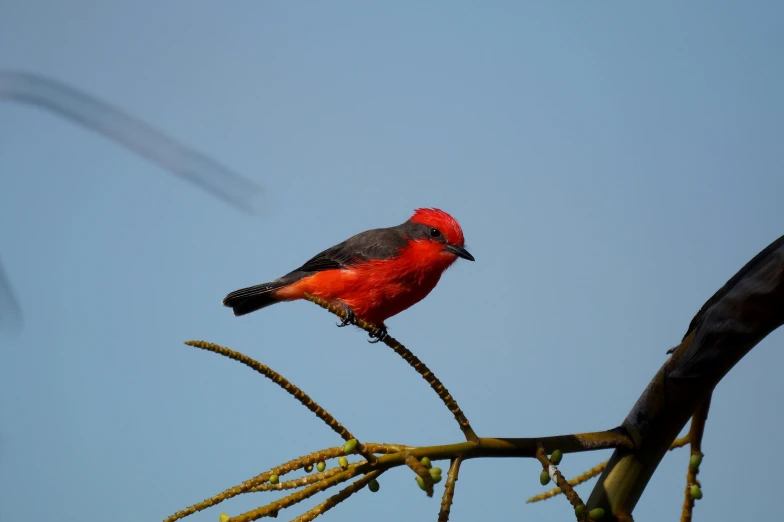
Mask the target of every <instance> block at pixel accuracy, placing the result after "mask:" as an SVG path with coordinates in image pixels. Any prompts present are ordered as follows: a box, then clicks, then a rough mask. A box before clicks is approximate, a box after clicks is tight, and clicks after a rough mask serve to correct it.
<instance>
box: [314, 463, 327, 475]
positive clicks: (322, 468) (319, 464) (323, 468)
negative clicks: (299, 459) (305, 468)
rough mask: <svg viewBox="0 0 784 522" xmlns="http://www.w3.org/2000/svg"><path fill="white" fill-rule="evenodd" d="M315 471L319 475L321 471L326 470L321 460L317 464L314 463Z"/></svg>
mask: <svg viewBox="0 0 784 522" xmlns="http://www.w3.org/2000/svg"><path fill="white" fill-rule="evenodd" d="M316 469H317V470H318V471H319V473H321V472H322V471H324V470H325V469H327V463H326V462H324V461H323V460H321V461H319V462H317V463H316Z"/></svg>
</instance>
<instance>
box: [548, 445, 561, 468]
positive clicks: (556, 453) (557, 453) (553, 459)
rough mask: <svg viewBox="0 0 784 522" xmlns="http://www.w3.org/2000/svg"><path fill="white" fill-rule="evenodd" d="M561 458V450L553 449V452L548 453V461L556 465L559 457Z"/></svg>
mask: <svg viewBox="0 0 784 522" xmlns="http://www.w3.org/2000/svg"><path fill="white" fill-rule="evenodd" d="M562 458H563V452H562V451H561V450H559V449H557V450H555V451H553V454H552V455H550V462H552V463H553V464H554V465H556V466H557V465H558V464H560V463H561V459H562Z"/></svg>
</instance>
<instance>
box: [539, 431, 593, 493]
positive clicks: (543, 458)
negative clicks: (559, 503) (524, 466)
mask: <svg viewBox="0 0 784 522" xmlns="http://www.w3.org/2000/svg"><path fill="white" fill-rule="evenodd" d="M536 459H537V460H538V461H539V462H540V463H541V464H542V468H543V469H544V470H545V471H547V472H548V473H549V474H550V477H551V478H552V479H553V482H555V485H556V486H558V487H559V488H560V489H561V491H562V492H563V494H564V495H565V496H566V498H567V500H569V503H570V504H571V505H572V507H574V508H577V506H583V508H584V507H585V504H584V503H583V500H582V499H581V498H580V495H578V494H577V492H576V491H575V490H574V489H573V488H572V486H570V485H569V481H568V480H566V479H565V478H564V476H563V475H562V474H561V472H560V471H558V468H557V467H555V465H554V464H553V463H552V462H551V461H550V459H549V458H547V453H546V452H545V450H544V447H543V446H539V448H538V449H537V451H536Z"/></svg>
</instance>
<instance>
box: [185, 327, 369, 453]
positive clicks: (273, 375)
mask: <svg viewBox="0 0 784 522" xmlns="http://www.w3.org/2000/svg"><path fill="white" fill-rule="evenodd" d="M185 344H187V345H188V346H193V347H195V348H201V349H202V350H207V351H209V352H213V353H217V354H220V355H223V356H224V357H228V358H229V359H233V360H235V361H238V362H241V363H242V364H244V365H245V366H248V367H249V368H252V369H254V370H256V371H257V372H258V373H260V374H262V375H263V376H264V377H266V378H267V379H269V380H271V381H272V382H274V383H275V384H277V385H278V386H280V387H281V388H283V389H284V390H285V391H287V392H288V393H289V394H291V395H292V396H293V397H294V398H295V399H297V400H298V401H299V402H300V404H302V405H303V406H305V407H306V408H307V409H309V410H310V411H312V412H313V413H315V414H316V416H317V417H318V418H319V419H321V420H322V421H324V423H325V424H326V425H327V426H329V427H330V428H332V431H334V432H335V433H337V434H338V435H340V436H341V437H342V438H343V440H346V441H348V440H351V439H356V437H355V436H354V435H352V434H351V432H350V431H348V429H346V428H345V427H344V426H343V425H342V424H341V423H339V422H338V421H337V419H335V417H333V416H332V415H331V414H330V413H329V412H328V411H327V410H325V409H324V408H322V407H321V406H319V405H318V403H316V401H314V400H313V399H311V398H310V396H308V394H307V393H305V392H304V391H302V390H301V389H300V388H298V387H297V386H295V385H294V384H292V383H291V382H290V381H289V380H288V379H286V378H285V377H283V376H282V375H281V374H279V373H278V372H276V371H275V370H273V369H272V368H270V367H269V366H267V365H265V364H262V363H260V362H258V361H256V360H255V359H252V358H250V357H248V356H247V355H245V354H242V353H240V352H236V351H234V350H232V349H230V348H226V347H223V346H220V345H217V344H213V343H208V342H206V341H186V342H185ZM357 450H358V452H359V453H360V454H361V455H362V456H363V457H365V459H366V460H367V461H368V462H371V463H372V462H374V461H375V457H374V456H373V454H372V453H369V452H367V451H366V450H365V449H364V446H363V445H362V444H361V443H360V444H357Z"/></svg>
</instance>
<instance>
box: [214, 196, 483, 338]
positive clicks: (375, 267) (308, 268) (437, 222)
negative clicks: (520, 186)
mask: <svg viewBox="0 0 784 522" xmlns="http://www.w3.org/2000/svg"><path fill="white" fill-rule="evenodd" d="M463 244H464V239H463V230H462V229H461V228H460V224H459V223H458V222H457V221H456V220H455V219H454V218H453V217H452V216H450V215H449V214H447V213H446V212H444V211H442V210H438V209H435V208H433V209H431V208H420V209H417V210H416V211H415V212H414V215H413V216H412V217H411V219H409V220H408V221H406V222H405V223H403V224H402V225H398V226H396V227H389V228H377V229H374V230H368V231H366V232H361V233H359V234H357V235H355V236H353V237H350V238H349V239H347V240H345V241H343V242H342V243H340V244H338V245H335V246H333V247H332V248H328V249H327V250H324V251H323V252H321V253H320V254H316V256H315V257H313V258H312V259H311V260H310V261H308V262H307V263H305V264H304V265H302V266H301V267H299V268H297V269H296V270H294V271H292V272H289V273H288V274H286V275H284V276H283V277H281V278H279V279H276V280H274V281H271V282H269V283H263V284H260V285H256V286H251V287H249V288H243V289H241V290H237V291H235V292H232V293H230V294H229V295H227V296H226V297H225V298H224V299H223V304H224V305H225V306H229V307H231V308H232V309H233V310H234V315H245V314H249V313H251V312H255V311H256V310H260V309H261V308H264V307H267V306H269V305H272V304H275V303H278V302H280V301H292V300H294V299H302V298H303V297H304V294H305V293H308V294H310V295H313V296H316V297H320V298H322V299H324V300H326V301H329V302H331V303H334V304H339V305H341V306H343V307H344V309H345V310H346V313H347V317H346V319H345V320H344V321H343V322H342V323H338V326H346V325H347V324H352V323H354V322H355V320H356V318H360V319H363V320H365V321H367V322H369V323H371V324H373V325H375V326H376V329H375V331H374V332H373V333H371V334H370V336H371V337H373V338H375V340H374V341H371V342H378V341H380V340H382V339H384V337H386V335H387V328H386V325H385V324H384V321H386V320H387V319H388V318H390V317H392V316H393V315H396V314H398V313H400V312H402V311H403V310H405V309H406V308H409V307H410V306H412V305H414V304H416V303H418V302H419V301H421V300H422V299H424V298H425V296H427V294H429V293H430V291H431V290H433V288H435V286H436V284H438V280H439V279H440V278H441V274H442V273H443V272H444V270H446V269H447V268H449V267H450V266H451V265H452V263H454V262H455V261H457V258H458V257H462V258H463V259H468V260H469V261H473V260H474V256H472V255H471V254H469V253H468V251H467V250H466V249H465V248H463Z"/></svg>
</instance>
